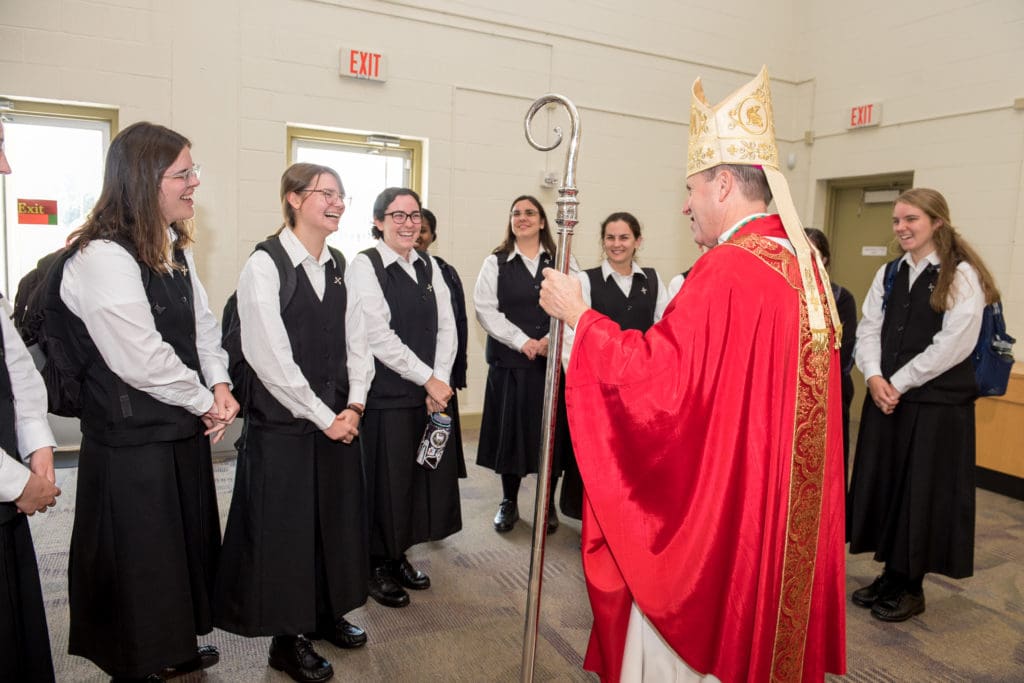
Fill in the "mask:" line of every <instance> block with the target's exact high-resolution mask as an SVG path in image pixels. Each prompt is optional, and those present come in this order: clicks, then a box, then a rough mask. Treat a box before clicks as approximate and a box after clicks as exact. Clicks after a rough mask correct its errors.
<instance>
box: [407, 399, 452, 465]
mask: <svg viewBox="0 0 1024 683" xmlns="http://www.w3.org/2000/svg"><path fill="white" fill-rule="evenodd" d="M451 433H452V418H450V417H448V415H446V414H445V413H431V414H430V420H429V421H428V422H427V428H426V429H424V430H423V438H422V439H421V440H420V447H419V449H418V450H417V451H416V463H417V464H419V465H423V466H424V467H426V468H427V469H431V470H436V469H437V466H438V465H439V464H441V457H442V456H443V455H444V449H445V446H447V445H448V437H449V436H450V435H451Z"/></svg>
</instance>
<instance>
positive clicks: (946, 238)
mask: <svg viewBox="0 0 1024 683" xmlns="http://www.w3.org/2000/svg"><path fill="white" fill-rule="evenodd" d="M896 203H897V204H909V205H910V206H913V207H916V208H918V209H920V210H921V211H924V212H925V213H926V214H928V217H929V218H931V219H932V221H933V222H935V221H938V223H939V227H938V228H937V229H936V230H935V233H934V234H933V235H932V241H933V242H935V253H936V254H937V255H938V257H939V279H938V281H937V282H936V283H935V290H934V291H932V294H931V297H930V298H929V299H928V303H930V304H931V307H932V309H933V310H935V311H937V312H940V313H941V312H942V311H945V310H948V309H949V307H950V305H952V301H951V300H950V294H951V290H952V289H953V281H954V278H955V277H956V267H957V265H958V264H960V263H963V262H966V263H968V264H969V265H970V266H971V267H972V268H974V271H975V272H976V273H977V274H978V280H979V281H981V289H982V292H984V294H985V303H986V304H991V303H994V302H996V301H999V289H998V288H997V287H996V283H995V280H994V279H993V278H992V274H991V273H990V272H989V270H988V267H986V266H985V262H984V261H982V260H981V256H979V255H978V252H976V251H975V250H974V247H972V246H971V245H970V244H968V243H967V240H965V239H964V238H963V236H962V235H960V233H959V232H957V229H956V228H955V227H954V226H953V223H952V221H950V220H949V204H948V203H947V202H946V198H945V197H943V196H942V194H941V193H939V192H938V191H937V190H932V189H930V188H927V187H915V188H912V189H909V190H907V191H906V192H904V193H903V194H901V195H900V196H899V197H897V198H896Z"/></svg>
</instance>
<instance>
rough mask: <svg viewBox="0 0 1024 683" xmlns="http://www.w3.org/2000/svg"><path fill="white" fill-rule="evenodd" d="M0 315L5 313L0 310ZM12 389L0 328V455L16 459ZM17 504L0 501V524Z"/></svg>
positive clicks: (14, 514) (9, 517)
mask: <svg viewBox="0 0 1024 683" xmlns="http://www.w3.org/2000/svg"><path fill="white" fill-rule="evenodd" d="M0 315H5V314H4V313H3V312H0ZM14 417H15V415H14V389H13V388H12V387H11V375H10V373H9V372H8V371H7V350H6V349H5V348H4V333H3V329H0V448H3V449H4V452H5V453H7V455H3V456H0V457H4V458H12V459H14V460H17V459H18V431H17V426H16V425H15V423H14ZM17 516H18V506H16V505H15V504H14V503H0V524H6V523H7V522H9V521H11V520H12V519H15V518H16V517H17Z"/></svg>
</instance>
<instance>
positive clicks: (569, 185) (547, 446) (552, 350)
mask: <svg viewBox="0 0 1024 683" xmlns="http://www.w3.org/2000/svg"><path fill="white" fill-rule="evenodd" d="M551 103H557V104H561V105H562V106H563V107H565V108H566V110H567V111H568V113H569V120H570V122H571V123H572V134H571V135H570V137H569V151H568V153H567V154H566V157H565V179H564V180H563V182H562V186H561V187H559V188H558V201H557V202H556V204H558V217H557V218H556V219H555V222H556V223H558V269H559V270H561V271H562V272H563V273H568V272H569V252H570V247H571V245H572V231H573V228H575V227H576V207H577V205H578V204H579V201H578V200H577V199H576V193H577V190H576V156H577V154H578V153H579V147H580V115H579V112H578V111H576V105H575V104H573V103H572V102H570V101H569V100H568V99H566V98H565V97H562V96H561V95H555V94H549V95H544V96H543V97H541V98H539V99H538V100H536V101H535V102H534V103H533V104H532V105H530V110H529V111H528V112H526V121H525V129H526V139H527V140H528V141H529V143H530V144H531V145H532V146H533V147H534V148H535V149H539V150H540V151H542V152H550V151H551V150H553V149H554V148H555V147H558V145H559V144H560V143H561V142H562V129H561V128H559V127H557V126H556V127H555V129H554V133H555V141H554V142H553V143H552V144H551V145H549V146H544V145H541V144H538V143H537V141H536V140H534V139H533V134H532V133H531V132H530V123H531V122H532V121H533V117H534V115H535V114H536V113H537V112H538V111H540V109H541V107H543V106H544V105H546V104H551ZM564 326H565V323H563V322H562V321H560V320H557V319H555V318H552V319H551V332H550V333H549V340H548V366H547V373H546V376H545V380H544V418H543V431H542V432H541V452H540V462H539V463H538V465H537V502H536V504H535V505H534V508H533V509H534V513H533V550H532V553H531V555H530V582H529V587H528V589H527V593H526V628H525V630H524V633H523V667H522V674H521V675H520V680H521V681H523V683H529V682H530V681H533V667H534V661H535V659H536V655H537V622H538V619H539V618H540V586H541V579H542V578H543V575H544V540H545V538H546V535H547V524H548V490H549V489H550V488H551V452H552V451H553V450H554V443H555V418H556V416H557V414H558V411H557V410H556V406H557V405H558V378H559V376H560V375H561V371H562V330H563V328H564Z"/></svg>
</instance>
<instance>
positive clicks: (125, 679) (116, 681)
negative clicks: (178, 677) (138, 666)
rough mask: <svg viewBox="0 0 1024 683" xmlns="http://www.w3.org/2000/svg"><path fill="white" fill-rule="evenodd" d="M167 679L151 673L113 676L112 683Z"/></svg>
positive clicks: (143, 682) (146, 682) (149, 682)
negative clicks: (134, 675)
mask: <svg viewBox="0 0 1024 683" xmlns="http://www.w3.org/2000/svg"><path fill="white" fill-rule="evenodd" d="M166 680H167V679H166V678H164V677H163V676H161V675H160V674H149V675H148V676H138V677H132V676H113V677H111V679H110V683H163V681H166Z"/></svg>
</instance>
